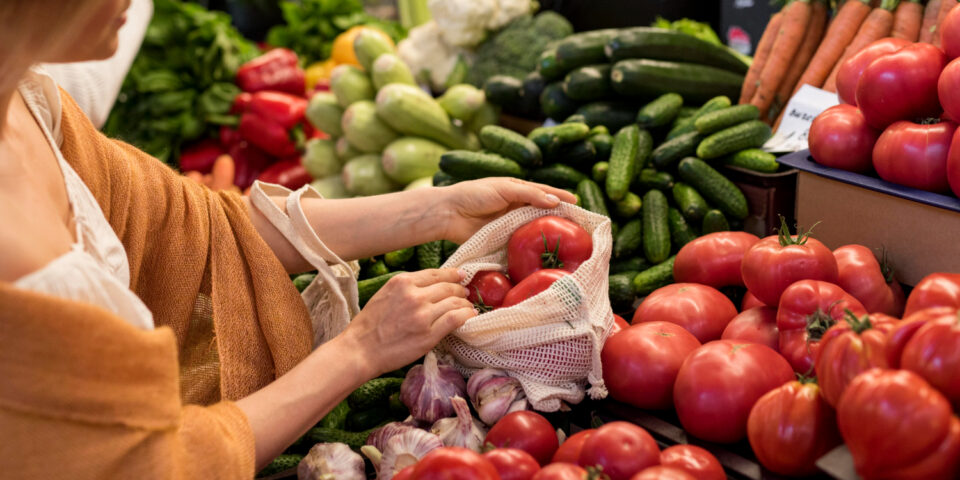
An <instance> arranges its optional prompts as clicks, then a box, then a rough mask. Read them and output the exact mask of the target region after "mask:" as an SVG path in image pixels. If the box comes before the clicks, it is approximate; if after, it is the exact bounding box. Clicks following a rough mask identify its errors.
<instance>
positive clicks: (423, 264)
mask: <svg viewBox="0 0 960 480" xmlns="http://www.w3.org/2000/svg"><path fill="white" fill-rule="evenodd" d="M440 265H443V242H442V241H440V240H435V241H432V242H427V243H424V244H423V245H418V246H417V267H419V268H420V270H427V269H430V268H440Z"/></svg>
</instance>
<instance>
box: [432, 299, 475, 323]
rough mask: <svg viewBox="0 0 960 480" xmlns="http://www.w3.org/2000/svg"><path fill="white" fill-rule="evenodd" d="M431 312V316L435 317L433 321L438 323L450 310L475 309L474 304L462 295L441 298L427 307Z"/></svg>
mask: <svg viewBox="0 0 960 480" xmlns="http://www.w3.org/2000/svg"><path fill="white" fill-rule="evenodd" d="M427 308H428V309H429V311H430V312H431V315H429V316H430V317H433V323H437V322H438V321H440V319H442V318H443V316H444V315H446V314H447V313H448V312H452V311H455V310H462V309H464V308H467V309H470V310H473V304H472V303H470V301H469V300H467V299H466V298H460V297H447V298H444V299H443V300H440V301H439V302H437V303H434V304H433V305H431V306H429V307H427Z"/></svg>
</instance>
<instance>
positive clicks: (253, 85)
mask: <svg viewBox="0 0 960 480" xmlns="http://www.w3.org/2000/svg"><path fill="white" fill-rule="evenodd" d="M237 86H239V87H240V89H241V90H243V91H245V92H259V91H261V90H277V91H281V92H287V93H292V94H294V95H304V93H305V91H306V82H305V80H304V72H303V69H301V68H300V65H299V64H298V59H297V54H296V53H294V52H293V51H292V50H289V49H286V48H274V49H273V50H270V51H268V52H267V53H264V54H263V55H260V56H259V57H257V58H254V59H253V60H250V61H249V62H247V63H244V64H243V65H241V66H240V69H239V70H237Z"/></svg>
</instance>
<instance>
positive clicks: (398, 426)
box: [367, 422, 416, 452]
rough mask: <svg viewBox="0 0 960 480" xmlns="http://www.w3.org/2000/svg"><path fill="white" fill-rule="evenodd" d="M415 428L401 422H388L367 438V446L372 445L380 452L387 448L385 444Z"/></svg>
mask: <svg viewBox="0 0 960 480" xmlns="http://www.w3.org/2000/svg"><path fill="white" fill-rule="evenodd" d="M415 428H416V427H413V426H411V425H407V424H405V423H401V422H390V423H388V424H386V425H384V426H382V427H380V428H378V429H376V430H374V431H373V432H372V433H371V434H370V436H369V437H367V445H372V446H374V447H376V449H377V450H380V451H381V452H382V451H383V450H384V449H385V448H386V447H387V442H388V441H390V439H391V438H393V437H395V436H397V435H400V434H401V433H403V432H406V431H407V430H413V429H415Z"/></svg>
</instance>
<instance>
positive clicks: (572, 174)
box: [530, 163, 587, 188]
mask: <svg viewBox="0 0 960 480" xmlns="http://www.w3.org/2000/svg"><path fill="white" fill-rule="evenodd" d="M586 178H587V176H586V175H584V174H583V173H580V172H579V171H578V170H577V169H575V168H573V167H571V166H569V165H564V164H562V163H555V164H553V165H549V166H546V167H542V168H538V169H536V170H533V171H531V172H530V181H532V182H537V183H543V184H545V185H550V186H551V187H557V188H577V184H578V183H580V181H581V180H584V179H586Z"/></svg>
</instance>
